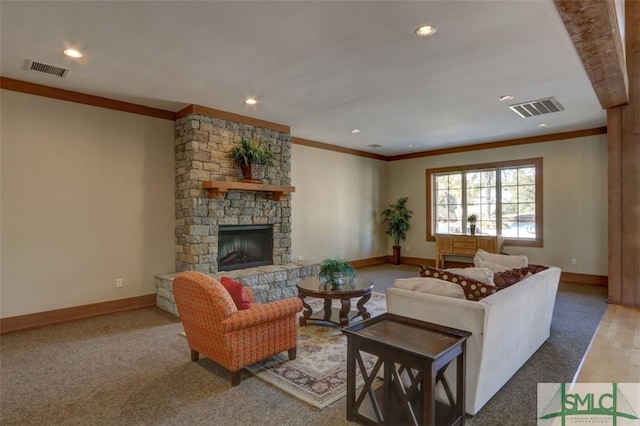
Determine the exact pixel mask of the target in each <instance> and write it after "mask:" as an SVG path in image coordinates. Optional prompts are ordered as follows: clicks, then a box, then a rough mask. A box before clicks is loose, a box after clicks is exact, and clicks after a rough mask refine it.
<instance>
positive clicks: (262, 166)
mask: <svg viewBox="0 0 640 426" xmlns="http://www.w3.org/2000/svg"><path fill="white" fill-rule="evenodd" d="M274 157H275V154H274V153H273V151H271V150H270V149H269V148H267V147H265V146H263V145H262V142H261V141H260V138H259V137H256V138H254V139H249V138H242V139H241V140H240V145H237V146H235V147H233V149H232V150H231V151H229V159H230V160H232V161H233V162H234V163H236V164H237V165H239V166H240V169H242V177H243V182H247V183H262V178H263V177H264V172H265V170H266V168H267V167H268V166H271V165H273V159H274Z"/></svg>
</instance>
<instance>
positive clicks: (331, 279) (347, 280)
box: [318, 258, 356, 290]
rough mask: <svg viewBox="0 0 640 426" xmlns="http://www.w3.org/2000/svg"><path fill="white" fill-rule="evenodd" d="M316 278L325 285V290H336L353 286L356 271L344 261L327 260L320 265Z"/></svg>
mask: <svg viewBox="0 0 640 426" xmlns="http://www.w3.org/2000/svg"><path fill="white" fill-rule="evenodd" d="M318 278H319V279H320V281H321V282H322V283H323V284H324V285H325V289H327V290H328V289H332V290H336V289H339V288H341V287H348V286H349V285H351V284H353V281H354V280H355V278H356V270H355V268H354V267H353V266H352V265H351V264H350V263H349V262H348V261H346V260H344V259H337V258H327V259H324V260H323V261H322V263H321V264H320V271H319V272H318Z"/></svg>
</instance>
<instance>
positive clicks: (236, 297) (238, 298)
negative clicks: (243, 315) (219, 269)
mask: <svg viewBox="0 0 640 426" xmlns="http://www.w3.org/2000/svg"><path fill="white" fill-rule="evenodd" d="M220 283H221V284H222V285H223V286H224V288H226V289H227V291H228V292H229V295H230V296H231V298H232V299H233V303H235V304H236V308H238V310H239V311H241V310H243V309H249V308H250V307H251V301H250V300H249V297H247V293H246V292H245V291H244V287H243V286H242V283H241V282H239V281H236V280H234V279H232V278H229V277H226V276H225V277H222V278H220Z"/></svg>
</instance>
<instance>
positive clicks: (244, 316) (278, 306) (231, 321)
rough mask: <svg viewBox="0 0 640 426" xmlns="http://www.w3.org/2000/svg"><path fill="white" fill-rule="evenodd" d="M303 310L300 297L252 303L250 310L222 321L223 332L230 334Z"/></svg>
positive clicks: (237, 313) (239, 312)
mask: <svg viewBox="0 0 640 426" xmlns="http://www.w3.org/2000/svg"><path fill="white" fill-rule="evenodd" d="M301 310H302V300H300V298H298V297H289V298H287V299H282V300H277V301H275V302H270V303H263V304H258V303H252V304H251V308H250V309H245V310H242V311H238V312H236V313H234V314H232V315H231V316H229V317H228V318H226V319H225V320H224V321H222V323H221V326H222V332H223V333H228V332H231V331H237V330H241V329H243V328H248V327H253V326H255V325H258V324H264V323H268V322H271V321H274V320H277V319H281V318H286V317H289V316H292V315H295V314H296V313H298V312H300V311H301Z"/></svg>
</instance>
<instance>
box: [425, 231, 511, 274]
mask: <svg viewBox="0 0 640 426" xmlns="http://www.w3.org/2000/svg"><path fill="white" fill-rule="evenodd" d="M478 249H482V250H484V251H488V252H489V253H500V251H501V250H502V236H500V235H436V268H442V267H444V257H445V256H463V257H467V256H468V257H473V256H474V255H475V254H476V251H477V250H478Z"/></svg>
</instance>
